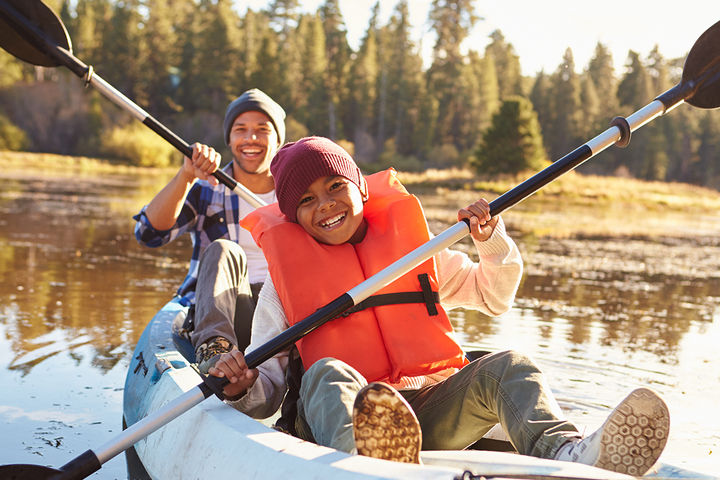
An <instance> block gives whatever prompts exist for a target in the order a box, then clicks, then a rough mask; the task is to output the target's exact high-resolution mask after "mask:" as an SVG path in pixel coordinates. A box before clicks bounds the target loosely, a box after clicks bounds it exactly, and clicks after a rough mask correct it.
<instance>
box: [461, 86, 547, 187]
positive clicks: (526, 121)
mask: <svg viewBox="0 0 720 480" xmlns="http://www.w3.org/2000/svg"><path fill="white" fill-rule="evenodd" d="M546 161H547V160H546V155H545V150H544V148H543V145H542V135H541V133H540V125H539V124H538V121H537V115H536V114H535V111H534V110H533V108H532V103H531V102H530V101H529V100H528V99H526V98H523V97H511V98H509V99H507V100H505V101H503V103H502V106H501V107H500V111H499V112H498V113H496V114H495V115H494V116H493V119H492V124H491V126H490V128H488V129H487V131H486V132H485V134H484V135H483V139H482V143H481V144H480V146H479V148H478V149H477V151H476V152H475V157H474V158H473V160H472V166H473V167H474V168H475V169H476V170H477V172H478V173H480V174H489V175H494V174H503V173H510V174H514V173H518V172H521V171H523V170H539V169H541V168H542V167H543V166H544V165H545V163H546Z"/></svg>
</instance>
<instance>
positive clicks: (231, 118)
mask: <svg viewBox="0 0 720 480" xmlns="http://www.w3.org/2000/svg"><path fill="white" fill-rule="evenodd" d="M245 112H262V113H264V114H265V115H267V116H268V117H270V121H271V122H272V123H273V125H274V126H275V130H276V131H277V134H278V141H279V144H280V145H282V144H283V143H285V110H283V108H282V107H281V106H280V105H278V104H277V103H276V102H275V100H273V99H272V98H270V97H269V96H268V95H267V94H266V93H265V92H263V91H262V90H259V89H257V88H253V89H251V90H248V91H247V92H245V93H243V94H242V95H240V96H239V97H238V98H236V99H235V100H233V101H232V102H231V103H230V105H228V107H227V110H225V120H223V132H225V144H226V145H230V129H231V128H232V125H233V122H235V119H236V118H237V117H238V115H240V114H241V113H245Z"/></svg>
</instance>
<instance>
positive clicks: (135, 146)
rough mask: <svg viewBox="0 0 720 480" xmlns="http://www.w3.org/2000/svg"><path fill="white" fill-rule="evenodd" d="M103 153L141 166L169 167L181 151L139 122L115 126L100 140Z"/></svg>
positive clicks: (174, 162) (177, 160)
mask: <svg viewBox="0 0 720 480" xmlns="http://www.w3.org/2000/svg"><path fill="white" fill-rule="evenodd" d="M100 144H101V145H100V150H101V153H102V155H104V156H107V157H109V158H113V159H118V160H121V161H123V162H125V163H128V164H129V165H136V166H139V167H168V166H170V165H173V164H177V163H178V162H179V161H180V153H178V152H177V151H176V150H175V148H174V147H173V146H172V145H170V144H169V143H168V142H166V141H165V140H164V139H162V138H161V137H160V136H159V135H158V134H156V133H155V132H153V131H152V130H150V129H149V128H147V127H146V126H145V125H142V124H140V123H137V122H133V123H129V124H127V125H125V126H121V127H113V128H112V129H111V130H110V131H109V132H107V133H106V134H105V135H103V138H102V139H101V140H100Z"/></svg>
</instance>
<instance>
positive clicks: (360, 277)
mask: <svg viewBox="0 0 720 480" xmlns="http://www.w3.org/2000/svg"><path fill="white" fill-rule="evenodd" d="M366 179H367V182H368V188H369V193H370V195H369V199H368V201H367V202H366V203H365V206H364V211H363V214H364V217H365V219H366V221H367V224H368V228H367V234H366V235H365V238H364V239H363V240H362V241H361V242H360V243H358V244H355V245H353V244H349V243H344V244H341V245H326V244H322V243H319V242H317V241H316V240H315V239H314V238H312V237H311V236H310V235H309V234H308V233H307V232H306V231H305V230H304V229H303V228H302V227H301V226H300V225H298V224H296V223H293V222H290V221H288V220H287V217H285V216H284V215H283V214H282V213H280V210H279V208H278V206H277V204H272V205H269V206H267V207H263V208H259V209H257V210H255V211H254V212H253V213H251V214H249V215H248V216H246V217H245V219H243V221H242V222H241V224H242V225H243V227H245V228H247V229H248V230H250V232H251V233H252V235H253V238H254V239H255V242H256V243H257V244H258V245H259V246H260V247H261V248H262V250H263V253H264V254H265V258H266V259H267V261H268V268H269V271H270V275H271V277H272V280H273V284H274V285H275V288H276V290H277V292H278V295H279V297H280V300H281V302H282V305H283V308H284V310H285V313H286V315H287V318H288V321H289V322H290V324H291V325H294V324H296V323H297V322H299V321H301V320H303V319H304V318H306V317H308V316H309V315H311V314H312V313H313V312H315V311H316V310H317V309H318V308H320V307H322V306H324V305H326V304H327V303H329V302H331V301H332V300H335V299H336V298H337V297H339V296H340V295H342V294H343V293H345V292H347V291H348V290H350V289H351V288H353V287H355V286H356V285H358V284H360V283H361V282H363V281H364V280H365V279H367V278H369V277H370V276H372V275H373V274H375V273H377V272H379V271H380V270H382V269H383V268H385V267H387V266H388V265H390V264H391V263H392V262H394V261H395V260H397V259H399V258H401V257H403V256H404V255H405V254H407V253H409V252H411V251H412V250H414V249H415V248H417V247H418V246H420V245H422V244H423V243H425V242H427V241H428V240H429V237H430V235H429V231H428V227H427V223H426V221H425V216H424V214H423V211H422V207H421V206H420V203H419V201H418V200H417V198H416V197H415V196H413V195H410V194H409V193H408V192H407V190H405V188H404V187H403V186H402V185H401V184H400V182H399V181H398V180H397V178H396V174H395V171H394V170H386V171H383V172H379V173H376V174H374V175H370V176H368V177H367V178H366ZM421 279H422V280H423V282H422V283H424V284H425V285H424V287H425V288H423V287H422V285H421ZM437 290H438V283H437V273H436V267H435V262H434V259H432V258H431V259H429V260H427V261H426V262H424V263H423V264H421V265H420V266H418V267H416V268H415V269H413V270H412V271H410V272H409V273H407V274H406V275H404V276H402V277H401V278H399V279H397V280H396V281H394V282H392V283H391V284H390V285H388V286H386V287H385V288H383V289H381V290H379V291H378V292H377V294H376V295H375V296H372V297H370V298H369V299H368V301H370V300H372V299H375V298H381V297H380V296H381V295H383V294H390V293H395V294H398V293H399V292H413V293H414V294H415V295H416V296H417V295H418V294H419V295H420V296H421V297H422V298H424V299H425V301H424V303H417V302H421V301H422V300H416V301H415V302H414V303H403V304H391V305H382V306H375V307H372V308H367V309H364V310H361V311H357V312H355V313H351V314H350V315H348V316H345V317H343V318H337V319H334V320H332V321H330V322H328V323H326V324H324V325H323V326H321V327H319V328H318V329H316V330H314V331H313V332H311V333H309V334H308V335H306V336H305V337H304V338H302V339H301V340H299V341H298V342H297V346H298V350H299V351H300V356H301V357H302V360H303V365H304V367H305V369H307V368H309V367H310V366H311V365H312V364H313V363H315V362H316V361H317V360H319V359H321V358H325V357H333V358H337V359H339V360H342V361H344V362H346V363H348V364H349V365H351V366H352V367H354V368H355V369H356V370H358V371H359V372H360V373H361V374H362V375H363V376H364V377H365V378H366V379H367V380H368V381H376V380H387V381H390V382H397V381H398V380H399V379H400V377H402V376H417V375H426V374H429V373H433V372H437V371H440V370H444V369H446V368H450V367H457V368H461V367H462V366H463V365H465V364H466V363H467V362H466V360H465V358H464V355H463V351H462V348H461V347H460V346H459V345H458V344H457V342H456V341H455V340H454V338H453V331H452V326H451V324H450V321H449V319H448V317H447V314H446V313H445V311H444V310H443V308H442V307H441V306H440V305H439V304H437V305H436V302H438V300H437ZM419 292H424V293H419ZM400 296H401V297H402V295H400ZM428 298H432V300H428Z"/></svg>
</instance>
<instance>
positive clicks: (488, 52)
mask: <svg viewBox="0 0 720 480" xmlns="http://www.w3.org/2000/svg"><path fill="white" fill-rule="evenodd" d="M490 39H491V40H492V41H491V42H490V43H489V44H488V46H487V47H485V56H488V57H490V58H492V60H493V61H494V63H495V72H496V75H497V79H498V86H499V88H500V99H501V100H502V99H505V98H507V97H509V96H512V95H524V94H525V93H524V92H523V88H522V71H521V69H520V57H518V55H517V53H515V47H513V45H512V44H511V43H508V42H506V41H505V36H504V35H503V34H502V32H501V31H500V30H495V31H494V32H492V33H491V34H490Z"/></svg>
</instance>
